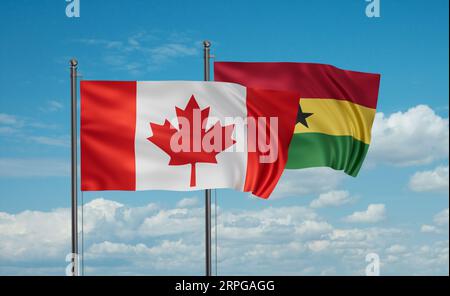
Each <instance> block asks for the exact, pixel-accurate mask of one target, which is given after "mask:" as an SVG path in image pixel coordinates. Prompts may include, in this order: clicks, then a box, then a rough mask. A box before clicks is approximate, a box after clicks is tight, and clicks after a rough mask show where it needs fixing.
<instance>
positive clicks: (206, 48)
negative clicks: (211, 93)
mask: <svg viewBox="0 0 450 296" xmlns="http://www.w3.org/2000/svg"><path fill="white" fill-rule="evenodd" d="M210 47H211V42H209V41H207V40H205V41H203V60H204V75H205V77H204V79H205V81H209V80H210V75H209V74H210V66H209V60H210V52H209V50H210ZM205 259H206V276H211V275H212V265H211V189H206V190H205Z"/></svg>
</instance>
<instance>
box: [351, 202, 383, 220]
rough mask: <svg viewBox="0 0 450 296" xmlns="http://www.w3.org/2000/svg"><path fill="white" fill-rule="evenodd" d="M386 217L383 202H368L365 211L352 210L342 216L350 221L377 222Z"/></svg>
mask: <svg viewBox="0 0 450 296" xmlns="http://www.w3.org/2000/svg"><path fill="white" fill-rule="evenodd" d="M385 218H386V207H385V205H384V204H370V205H369V206H368V207H367V210H366V211H361V212H354V213H353V214H351V215H350V216H347V217H345V218H344V221H346V222H350V223H377V222H380V221H383V220H384V219H385Z"/></svg>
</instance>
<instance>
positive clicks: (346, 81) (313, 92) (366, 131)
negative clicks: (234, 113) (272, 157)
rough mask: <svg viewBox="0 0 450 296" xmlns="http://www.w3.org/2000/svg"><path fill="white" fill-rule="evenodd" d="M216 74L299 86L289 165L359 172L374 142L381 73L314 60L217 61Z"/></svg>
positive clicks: (254, 83) (257, 83)
mask: <svg viewBox="0 0 450 296" xmlns="http://www.w3.org/2000/svg"><path fill="white" fill-rule="evenodd" d="M214 80H216V81H225V82H234V83H239V84H242V85H245V86H247V87H258V88H266V89H274V90H289V91H293V92H297V93H298V95H299V106H298V115H297V124H296V126H295V131H294V136H293V138H292V141H291V144H290V146H289V156H288V162H287V165H286V168H288V169H301V168H309V167H322V166H325V167H331V168H333V169H336V170H343V171H344V172H346V173H347V174H349V175H351V176H356V175H357V174H358V172H359V170H360V168H361V166H362V163H363V161H364V158H365V156H366V154H367V151H368V148H369V144H370V137H371V129H372V123H373V120H374V118H375V112H376V107H377V99H378V89H379V84H380V75H379V74H370V73H363V72H355V71H348V70H342V69H339V68H336V67H334V66H331V65H324V64H313V63H241V62H215V63H214Z"/></svg>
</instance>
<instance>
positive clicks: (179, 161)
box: [81, 81, 300, 198]
mask: <svg viewBox="0 0 450 296" xmlns="http://www.w3.org/2000/svg"><path fill="white" fill-rule="evenodd" d="M299 97H300V96H299V94H296V93H290V92H281V91H274V90H262V89H252V88H246V87H244V86H242V85H239V84H235V83H226V82H196V81H163V82H150V81H148V82H140V81H82V82H81V190H83V191H98V190H153V189H159V190H178V191H186V190H199V189H214V188H234V189H237V190H240V191H246V192H251V193H253V194H254V195H256V196H259V197H262V198H268V197H269V195H270V194H271V192H272V191H273V190H274V188H275V186H276V184H277V182H278V180H279V178H280V177H281V174H282V172H283V170H284V167H285V164H286V161H287V154H288V147H289V143H290V141H291V138H292V135H293V130H294V126H295V123H296V116H297V110H298V101H299Z"/></svg>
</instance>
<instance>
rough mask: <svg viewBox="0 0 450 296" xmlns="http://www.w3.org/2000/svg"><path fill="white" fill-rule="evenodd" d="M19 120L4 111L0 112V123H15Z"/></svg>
mask: <svg viewBox="0 0 450 296" xmlns="http://www.w3.org/2000/svg"><path fill="white" fill-rule="evenodd" d="M18 123H19V120H18V118H17V117H16V116H14V115H11V114H6V113H0V124H4V125H16V124H18Z"/></svg>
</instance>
